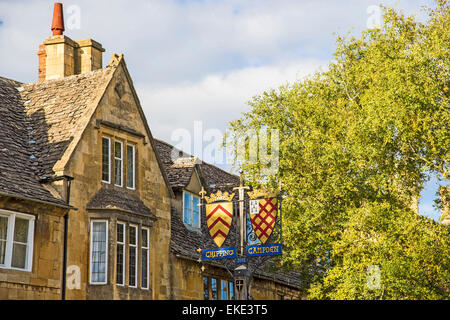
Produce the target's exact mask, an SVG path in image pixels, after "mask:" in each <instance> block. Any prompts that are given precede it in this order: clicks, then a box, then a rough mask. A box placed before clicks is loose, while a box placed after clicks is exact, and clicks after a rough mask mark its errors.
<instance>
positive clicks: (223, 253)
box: [202, 248, 237, 260]
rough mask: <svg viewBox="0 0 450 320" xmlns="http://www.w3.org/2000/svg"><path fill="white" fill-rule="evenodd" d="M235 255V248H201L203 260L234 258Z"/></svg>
mask: <svg viewBox="0 0 450 320" xmlns="http://www.w3.org/2000/svg"><path fill="white" fill-rule="evenodd" d="M236 256H237V251H236V248H221V249H205V250H202V259H203V260H214V259H230V258H236Z"/></svg>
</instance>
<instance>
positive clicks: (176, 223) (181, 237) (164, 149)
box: [154, 139, 301, 288]
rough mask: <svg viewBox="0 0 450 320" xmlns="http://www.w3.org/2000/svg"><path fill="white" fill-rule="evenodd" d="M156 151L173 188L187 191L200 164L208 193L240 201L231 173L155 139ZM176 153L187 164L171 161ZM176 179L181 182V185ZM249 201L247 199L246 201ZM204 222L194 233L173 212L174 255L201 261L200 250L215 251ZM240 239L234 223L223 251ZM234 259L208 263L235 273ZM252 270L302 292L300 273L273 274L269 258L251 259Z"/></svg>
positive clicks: (172, 209) (238, 179) (235, 178)
mask: <svg viewBox="0 0 450 320" xmlns="http://www.w3.org/2000/svg"><path fill="white" fill-rule="evenodd" d="M154 140H155V144H156V148H157V150H158V152H159V154H160V157H161V160H162V162H163V164H164V167H165V169H166V171H167V175H168V176H169V180H170V181H171V186H172V188H180V187H186V186H187V184H188V183H189V181H190V178H191V175H192V170H193V168H194V166H195V163H196V164H197V166H198V168H199V170H200V173H201V178H202V180H203V183H204V184H205V186H204V187H205V189H206V190H207V191H208V193H211V192H216V191H217V190H218V189H220V190H222V191H228V192H234V193H235V196H234V198H235V199H237V198H238V194H237V191H233V187H236V186H239V181H240V178H239V177H238V176H236V175H233V174H231V173H229V172H226V171H224V170H222V169H220V168H218V167H216V166H214V165H212V164H209V163H206V162H199V161H194V160H193V161H187V160H186V159H187V158H189V157H191V159H195V158H194V157H192V156H190V155H189V154H186V153H182V152H180V150H179V149H176V148H174V147H173V146H172V145H170V144H168V143H167V142H164V141H161V140H158V139H154ZM172 150H174V153H173V154H174V156H177V155H178V156H179V157H180V158H182V159H183V160H181V161H180V160H178V159H176V157H175V160H172V158H171V152H172ZM179 162H183V163H185V164H186V168H185V169H187V168H190V169H191V170H184V171H183V170H180V168H179V167H178V166H177V163H179ZM176 179H179V181H177V180H176ZM246 198H247V197H246ZM234 205H235V208H234V209H233V210H234V211H235V212H237V210H238V208H237V203H235V204H234ZM200 219H201V223H200V225H201V232H200V231H196V230H190V229H188V228H186V226H185V225H184V223H183V221H182V214H181V212H178V211H177V210H176V208H175V207H174V206H172V208H171V241H170V248H171V251H172V252H173V253H175V254H177V255H180V256H182V257H185V258H188V259H192V260H198V259H199V258H200V257H201V254H200V253H199V252H197V249H199V248H202V249H203V248H214V247H216V246H215V244H214V243H213V240H212V238H211V237H210V235H209V231H208V229H207V227H206V223H205V221H204V217H203V215H200ZM237 239H238V235H237V219H233V220H232V222H231V227H230V231H229V233H228V236H227V238H226V240H225V242H224V243H223V245H222V247H223V248H228V247H236V246H237V245H238V243H237ZM234 263H235V262H234V259H223V260H221V261H220V263H217V262H215V261H213V260H211V261H208V262H207V264H209V265H213V266H214V265H215V266H217V267H222V268H223V267H224V266H225V267H226V268H228V270H230V271H232V270H233V269H234V267H235V265H234ZM248 266H249V268H250V269H251V270H254V271H255V272H254V275H256V276H258V277H260V278H261V277H264V278H268V279H271V280H274V281H277V282H281V283H283V284H286V285H290V286H292V287H296V288H300V286H301V281H300V279H299V277H298V273H296V272H286V273H282V272H280V271H277V272H273V271H272V270H271V269H273V268H272V267H273V266H272V263H271V262H270V261H269V260H267V257H257V258H252V259H249V265H248Z"/></svg>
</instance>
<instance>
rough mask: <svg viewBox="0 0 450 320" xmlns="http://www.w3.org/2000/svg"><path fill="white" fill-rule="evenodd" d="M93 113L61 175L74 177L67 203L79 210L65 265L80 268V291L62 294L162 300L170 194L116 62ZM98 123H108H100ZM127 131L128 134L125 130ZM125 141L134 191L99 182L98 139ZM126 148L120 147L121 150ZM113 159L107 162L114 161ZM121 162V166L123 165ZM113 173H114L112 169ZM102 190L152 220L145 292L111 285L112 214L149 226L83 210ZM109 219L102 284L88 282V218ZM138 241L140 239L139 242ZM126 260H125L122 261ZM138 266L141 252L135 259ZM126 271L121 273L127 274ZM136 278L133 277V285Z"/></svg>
mask: <svg viewBox="0 0 450 320" xmlns="http://www.w3.org/2000/svg"><path fill="white" fill-rule="evenodd" d="M101 97H102V98H101V100H100V103H99V106H98V107H97V110H96V111H95V113H94V114H93V115H92V117H91V118H90V120H89V124H88V126H87V128H86V129H85V131H84V133H83V135H82V136H81V140H80V141H79V143H78V145H77V146H76V148H75V149H74V153H73V154H72V156H71V157H70V160H69V161H68V163H67V165H66V167H65V169H64V173H65V174H67V175H69V176H72V177H74V180H73V182H72V187H71V201H70V204H71V205H73V206H74V207H76V208H78V210H77V211H71V212H70V222H69V240H68V241H69V252H68V263H67V264H68V266H70V265H74V266H77V267H79V268H80V280H81V281H80V283H81V284H80V287H79V288H74V289H69V290H68V291H67V298H68V299H167V298H168V296H169V242H170V194H169V189H168V188H167V186H166V184H165V181H164V178H163V175H162V173H161V170H160V168H159V166H158V162H157V158H156V154H155V152H154V150H153V147H152V144H151V142H150V139H151V138H150V137H149V136H148V134H147V131H146V125H145V119H143V118H142V115H141V113H140V112H139V110H138V106H137V102H136V100H135V97H134V95H133V92H132V89H131V83H130V82H129V80H128V77H127V72H126V70H125V69H124V67H123V65H122V64H119V66H118V67H117V70H116V71H115V73H114V76H113V78H112V80H111V82H110V84H109V86H108V87H107V89H106V91H105V92H104V94H103V95H102V96H101ZM103 122H105V123H108V124H109V125H104V124H103ZM130 129H131V130H130ZM103 135H107V136H109V137H112V138H115V139H119V140H121V141H124V142H126V141H128V142H130V143H133V144H134V145H135V146H136V162H135V163H136V175H135V178H136V179H135V180H136V188H135V190H131V189H127V188H126V187H125V181H126V176H125V175H124V177H123V187H116V186H114V182H113V181H112V182H111V184H107V183H103V182H101V180H102V176H101V164H102V156H101V155H102V136H103ZM125 145H126V144H125V143H124V146H125ZM113 161H114V160H112V162H113ZM124 164H125V162H124ZM112 172H113V171H112ZM101 188H110V189H114V190H116V191H117V192H120V193H127V194H130V195H133V196H136V197H138V198H139V199H140V200H141V201H142V202H143V203H144V204H145V206H147V207H148V208H149V209H150V210H151V211H152V213H153V214H154V215H155V216H156V221H154V222H153V223H152V226H151V227H150V248H149V249H150V268H149V269H150V289H149V290H146V289H141V288H140V287H139V286H138V287H137V288H132V287H129V286H127V285H126V284H125V286H124V287H119V286H117V285H115V275H116V243H115V232H116V230H115V225H116V219H118V218H117V216H118V215H119V214H120V215H121V218H120V219H121V221H123V222H126V223H134V224H136V225H138V226H139V228H140V227H142V226H149V224H150V223H149V222H148V221H147V220H148V219H147V218H146V217H145V216H139V215H136V214H133V213H128V212H126V211H123V210H113V209H114V208H111V210H103V211H98V210H88V209H87V208H86V206H87V204H88V202H89V201H90V199H92V197H94V195H95V194H96V193H97V192H98V191H99V190H100V189H101ZM94 218H97V219H98V218H103V219H106V220H108V222H109V223H108V226H109V245H108V274H107V284H105V285H92V284H89V261H90V257H89V248H90V237H89V233H90V220H91V219H94ZM139 241H140V240H139ZM127 258H128V256H126V259H127ZM137 261H138V263H140V253H139V255H138V260H137ZM127 272H128V270H126V274H127ZM139 281H140V276H139V275H138V283H139Z"/></svg>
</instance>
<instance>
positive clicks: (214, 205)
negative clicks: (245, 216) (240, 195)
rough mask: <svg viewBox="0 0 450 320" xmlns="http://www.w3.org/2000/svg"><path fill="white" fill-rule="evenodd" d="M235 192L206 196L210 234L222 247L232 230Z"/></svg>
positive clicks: (220, 192)
mask: <svg viewBox="0 0 450 320" xmlns="http://www.w3.org/2000/svg"><path fill="white" fill-rule="evenodd" d="M233 197H234V193H232V194H231V195H229V194H228V192H224V193H222V191H220V190H219V191H217V193H215V194H214V193H213V194H211V196H209V197H207V196H205V200H206V203H207V204H206V210H205V212H206V224H207V226H208V230H209V234H210V235H211V237H212V239H213V241H214V243H215V244H216V245H217V246H218V247H219V248H220V247H221V246H222V244H223V243H224V241H225V239H226V238H227V235H228V232H229V231H230V227H231V221H232V220H233V203H232V202H231V200H232V199H233Z"/></svg>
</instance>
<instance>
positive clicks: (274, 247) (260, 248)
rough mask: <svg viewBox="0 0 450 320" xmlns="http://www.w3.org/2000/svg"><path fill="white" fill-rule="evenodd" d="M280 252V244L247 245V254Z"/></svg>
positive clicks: (278, 253)
mask: <svg viewBox="0 0 450 320" xmlns="http://www.w3.org/2000/svg"><path fill="white" fill-rule="evenodd" d="M280 254H281V244H266V245H257V246H248V247H247V256H250V257H256V256H275V255H280Z"/></svg>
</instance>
